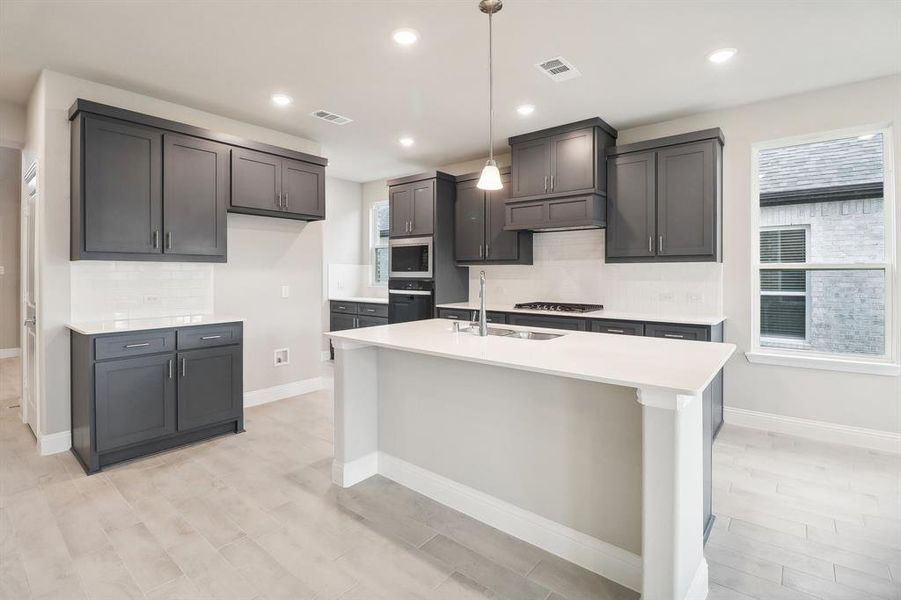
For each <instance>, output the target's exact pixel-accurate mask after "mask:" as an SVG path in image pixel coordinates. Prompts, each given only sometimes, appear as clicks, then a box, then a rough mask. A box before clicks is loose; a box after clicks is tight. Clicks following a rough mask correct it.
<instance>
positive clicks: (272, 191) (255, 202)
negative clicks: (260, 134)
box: [231, 148, 282, 211]
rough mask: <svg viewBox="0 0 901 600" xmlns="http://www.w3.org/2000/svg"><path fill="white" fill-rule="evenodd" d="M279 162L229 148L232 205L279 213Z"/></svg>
mask: <svg viewBox="0 0 901 600" xmlns="http://www.w3.org/2000/svg"><path fill="white" fill-rule="evenodd" d="M281 190H282V159H281V158H279V157H277V156H273V155H272V154H266V153H264V152H254V151H253V150H247V149H245V148H234V149H232V199H231V204H232V206H237V207H241V208H254V209H257V210H272V211H280V210H282V200H281Z"/></svg>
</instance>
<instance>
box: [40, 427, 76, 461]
mask: <svg viewBox="0 0 901 600" xmlns="http://www.w3.org/2000/svg"><path fill="white" fill-rule="evenodd" d="M71 447H72V432H70V431H60V432H59V433H48V434H44V435H42V436H41V437H40V438H39V439H38V450H39V452H40V453H41V456H47V455H48V454H57V453H59V452H65V451H66V450H68V449H69V448H71Z"/></svg>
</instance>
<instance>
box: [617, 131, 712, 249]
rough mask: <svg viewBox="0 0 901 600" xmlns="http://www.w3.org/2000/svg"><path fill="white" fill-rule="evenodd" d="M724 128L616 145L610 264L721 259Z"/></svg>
mask: <svg viewBox="0 0 901 600" xmlns="http://www.w3.org/2000/svg"><path fill="white" fill-rule="evenodd" d="M722 156H723V133H722V131H720V130H719V129H708V130H704V131H698V132H693V133H686V134H682V135H677V136H671V137H667V138H661V139H658V140H649V141H646V142H639V143H636V144H629V145H627V146H616V147H614V148H610V149H609V151H608V159H607V181H608V194H607V244H606V257H607V262H679V261H686V262H687V261H712V262H715V261H719V260H721V257H722V164H723V161H722Z"/></svg>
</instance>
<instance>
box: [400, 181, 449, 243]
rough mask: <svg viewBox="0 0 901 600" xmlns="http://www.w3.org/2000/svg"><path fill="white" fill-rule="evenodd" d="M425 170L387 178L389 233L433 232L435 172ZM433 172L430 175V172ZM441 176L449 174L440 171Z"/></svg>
mask: <svg viewBox="0 0 901 600" xmlns="http://www.w3.org/2000/svg"><path fill="white" fill-rule="evenodd" d="M434 173H437V172H433V174H429V173H424V174H422V175H413V176H410V177H403V178H400V179H394V180H391V181H389V182H388V210H389V213H390V224H389V227H388V235H389V236H390V237H405V236H408V237H409V236H428V235H434V233H435V203H436V202H437V188H436V176H437V175H435V174H434ZM429 175H432V176H429ZM441 177H450V176H449V175H445V174H443V173H442V174H441Z"/></svg>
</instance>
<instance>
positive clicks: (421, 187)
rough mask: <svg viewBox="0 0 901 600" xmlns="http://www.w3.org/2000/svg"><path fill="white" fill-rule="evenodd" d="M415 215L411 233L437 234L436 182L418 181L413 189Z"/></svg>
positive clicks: (412, 220)
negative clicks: (435, 220) (435, 222)
mask: <svg viewBox="0 0 901 600" xmlns="http://www.w3.org/2000/svg"><path fill="white" fill-rule="evenodd" d="M411 190H412V191H411V193H412V202H413V215H412V216H411V219H410V220H411V226H410V233H412V234H413V235H432V234H433V233H435V225H434V218H435V180H434V179H429V180H428V181H417V182H416V183H414V184H413V185H412V187H411Z"/></svg>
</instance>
